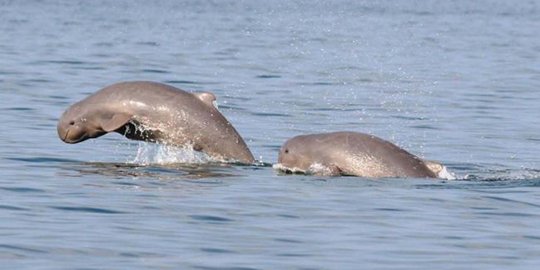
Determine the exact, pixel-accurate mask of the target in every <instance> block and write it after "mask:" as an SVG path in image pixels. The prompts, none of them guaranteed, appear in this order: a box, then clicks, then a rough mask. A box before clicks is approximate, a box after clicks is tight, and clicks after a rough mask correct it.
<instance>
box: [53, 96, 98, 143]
mask: <svg viewBox="0 0 540 270" xmlns="http://www.w3.org/2000/svg"><path fill="white" fill-rule="evenodd" d="M99 118H100V114H99V113H96V112H92V111H89V110H88V106H84V105H83V104H81V103H80V102H79V103H75V104H73V106H71V107H69V108H68V109H67V110H66V111H65V112H64V113H63V114H62V117H60V120H59V121H58V125H57V130H58V137H60V139H61V140H62V141H64V142H66V143H79V142H82V141H85V140H87V139H90V138H96V137H99V136H101V135H103V134H105V133H106V132H105V131H104V130H103V129H102V128H101V125H100V123H99V122H100V121H99Z"/></svg>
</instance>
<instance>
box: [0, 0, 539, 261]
mask: <svg viewBox="0 0 540 270" xmlns="http://www.w3.org/2000/svg"><path fill="white" fill-rule="evenodd" d="M538 29H540V2H539V1H515V2H514V1H496V0H481V1H466V0H456V1H329V2H323V1H215V2H210V1H155V3H154V2H149V1H54V0H51V1H30V0H28V1H2V0H0V61H1V62H0V122H1V123H2V128H1V129H0V138H1V140H0V265H1V267H0V268H2V269H207V270H208V269H211V270H214V269H237V270H240V269H536V268H537V267H538V265H540V214H539V213H540V155H539V153H540V117H539V116H540V109H539V108H540V38H539V36H538V34H539V32H538ZM124 80H152V81H158V82H164V83H168V84H171V85H174V86H176V87H179V88H182V89H186V90H191V91H200V90H206V91H212V92H213V93H215V94H216V96H217V97H218V103H219V105H220V109H221V111H222V113H223V114H224V115H225V116H226V117H227V118H228V119H229V120H230V121H231V122H232V123H233V124H234V125H235V127H236V128H237V129H238V131H239V132H240V134H242V135H243V136H244V138H245V140H246V142H247V144H248V145H249V146H250V148H251V150H252V152H253V153H254V154H255V156H256V157H257V159H258V160H260V161H261V162H262V163H261V165H260V166H238V165H232V164H178V163H174V162H173V163H170V162H167V161H174V160H176V159H175V158H176V157H174V155H173V156H170V154H163V153H160V152H159V151H156V148H155V146H152V145H147V144H144V143H138V142H133V141H128V140H126V139H125V138H123V137H121V136H120V135H116V134H111V135H107V136H104V137H102V138H99V139H96V140H90V141H86V142H83V143H80V144H76V145H68V144H64V143H63V142H61V141H60V140H59V139H58V138H57V135H56V122H57V120H58V118H59V116H60V114H61V113H62V112H63V111H64V110H65V109H66V108H67V107H68V106H69V105H70V104H72V103H73V102H75V101H78V100H80V99H82V98H84V97H85V96H87V95H89V94H91V93H93V92H95V91H97V90H98V89H100V88H102V87H104V86H106V85H109V84H111V83H114V82H118V81H124ZM338 130H352V131H359V132H366V133H371V134H375V135H377V136H380V137H382V138H385V139H388V140H391V141H393V142H395V143H396V144H398V145H400V146H402V147H403V148H405V149H407V150H409V151H410V152H412V153H415V154H417V155H419V156H422V157H424V158H427V159H431V160H438V161H440V162H442V163H444V164H445V165H447V167H448V168H449V170H450V171H452V172H454V173H455V174H456V175H457V176H458V178H459V180H457V181H446V180H425V179H385V180H373V179H362V178H357V177H337V178H326V177H316V176H302V175H282V174H280V173H278V172H276V171H275V170H273V169H272V168H271V167H270V166H269V165H270V164H271V163H274V162H275V161H276V159H277V153H278V149H279V147H280V146H281V144H282V143H283V142H284V141H285V140H286V139H288V138H290V137H292V136H295V135H299V134H305V133H316V132H326V131H338ZM158 150H159V148H158ZM149 153H154V154H149ZM156 153H157V154H156Z"/></svg>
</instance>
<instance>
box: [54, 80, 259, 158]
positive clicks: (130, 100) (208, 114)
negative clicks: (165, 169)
mask: <svg viewBox="0 0 540 270" xmlns="http://www.w3.org/2000/svg"><path fill="white" fill-rule="evenodd" d="M215 100H216V97H215V96H214V95H213V94H212V93H208V92H202V93H188V92H185V91H183V90H180V89H178V88H175V87H172V86H169V85H165V84H161V83H156V82H144V81H135V82H121V83H116V84H113V85H110V86H107V87H105V88H103V89H101V90H99V91H98V92H96V93H94V94H92V95H90V96H88V97H86V98H85V99H83V100H81V101H79V102H77V103H75V104H73V105H72V106H71V107H69V108H68V109H67V110H66V111H65V112H64V114H63V115H62V117H61V118H60V120H59V122H58V136H59V137H60V139H62V140H63V141H64V142H66V143H79V142H82V141H84V140H87V139H90V138H97V137H99V136H102V135H104V134H106V133H108V132H118V133H120V134H122V135H124V136H126V137H127V138H129V139H132V140H142V141H149V142H157V143H163V144H168V145H174V146H192V147H193V149H194V150H196V151H201V152H204V153H206V154H208V155H210V156H212V157H215V158H219V159H223V160H226V161H238V162H243V163H253V162H254V161H255V159H254V158H253V155H252V154H251V152H250V150H249V148H248V147H247V145H246V143H245V142H244V140H243V139H242V137H241V136H240V135H239V134H238V132H237V131H236V130H235V129H234V127H233V126H232V125H231V123H230V122H229V121H227V119H225V117H224V116H223V115H222V114H221V113H220V112H219V111H218V110H217V108H216V107H215V106H214V102H215Z"/></svg>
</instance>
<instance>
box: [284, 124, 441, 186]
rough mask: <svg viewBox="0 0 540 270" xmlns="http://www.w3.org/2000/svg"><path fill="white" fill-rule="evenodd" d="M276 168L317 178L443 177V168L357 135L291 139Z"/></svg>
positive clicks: (341, 134)
mask: <svg viewBox="0 0 540 270" xmlns="http://www.w3.org/2000/svg"><path fill="white" fill-rule="evenodd" d="M274 167H275V168H277V169H280V170H283V171H286V172H295V173H308V174H316V175H328V176H336V175H352V176H360V177H369V178H383V177H416V178H436V177H446V176H443V175H446V174H448V172H447V171H446V167H444V166H443V165H442V164H440V163H437V162H434V161H427V160H422V159H421V158H419V157H417V156H415V155H413V154H411V153H409V152H407V151H405V150H403V149H401V148H400V147H398V146H396V145H395V144H393V143H391V142H388V141H385V140H383V139H381V138H378V137H376V136H373V135H369V134H364V133H358V132H349V131H342V132H332V133H321V134H309V135H300V136H296V137H293V138H291V139H289V140H288V141H286V142H285V143H284V144H283V146H282V147H281V149H280V152H279V156H278V164H275V165H274Z"/></svg>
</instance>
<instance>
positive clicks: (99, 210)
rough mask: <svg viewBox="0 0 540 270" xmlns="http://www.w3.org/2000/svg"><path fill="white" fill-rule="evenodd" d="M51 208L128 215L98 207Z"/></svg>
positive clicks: (54, 207)
mask: <svg viewBox="0 0 540 270" xmlns="http://www.w3.org/2000/svg"><path fill="white" fill-rule="evenodd" d="M50 208H53V209H57V210H62V211H73V212H84V213H95V214H126V213H127V212H122V211H115V210H109V209H105V208H97V207H85V206H81V207H72V206H50Z"/></svg>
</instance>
